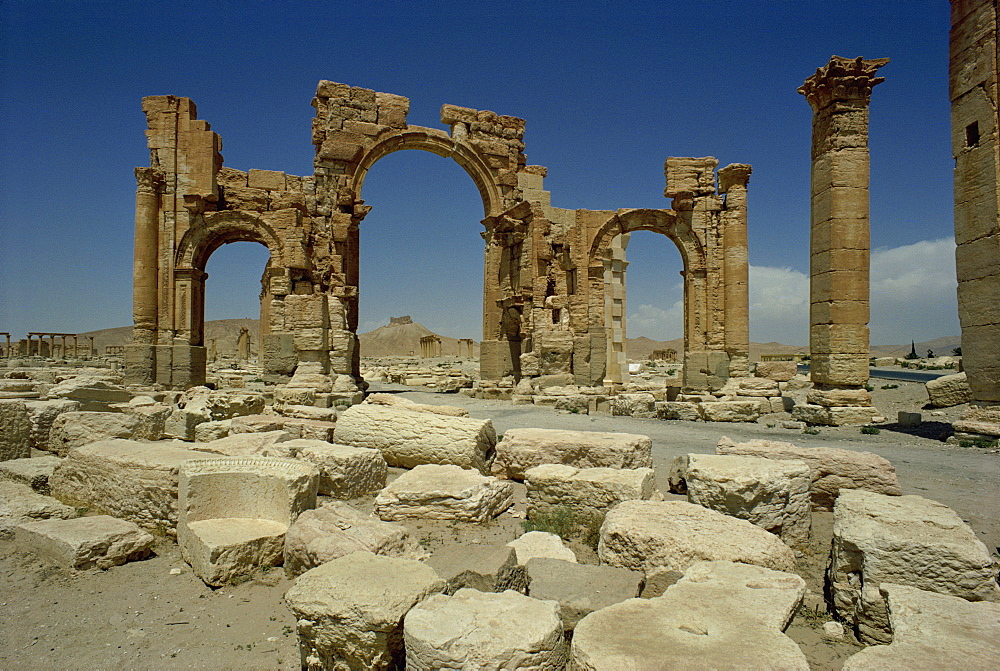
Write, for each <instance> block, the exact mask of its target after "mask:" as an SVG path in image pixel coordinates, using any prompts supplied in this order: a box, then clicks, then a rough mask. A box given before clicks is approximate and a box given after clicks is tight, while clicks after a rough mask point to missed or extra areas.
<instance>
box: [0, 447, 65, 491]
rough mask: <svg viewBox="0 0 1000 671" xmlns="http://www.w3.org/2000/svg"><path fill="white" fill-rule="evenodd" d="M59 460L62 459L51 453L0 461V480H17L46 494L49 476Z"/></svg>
mask: <svg viewBox="0 0 1000 671" xmlns="http://www.w3.org/2000/svg"><path fill="white" fill-rule="evenodd" d="M61 462H62V459H60V458H59V457H54V456H52V455H45V456H44V457H30V458H28V459H10V460H8V461H0V480H9V481H11V482H18V483H20V484H22V485H28V486H29V487H31V488H32V489H33V490H35V491H36V492H38V493H39V494H48V493H49V478H50V477H52V472H53V471H54V470H55V469H56V466H58V465H59V464H60V463H61Z"/></svg>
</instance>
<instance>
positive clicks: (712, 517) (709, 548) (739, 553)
mask: <svg viewBox="0 0 1000 671" xmlns="http://www.w3.org/2000/svg"><path fill="white" fill-rule="evenodd" d="M597 554H598V556H599V557H600V558H601V563H602V564H609V565H611V566H620V567H623V568H628V569H632V570H634V571H647V572H648V571H650V570H652V569H654V568H657V567H665V568H668V569H674V570H678V571H684V570H686V569H687V568H688V567H689V566H691V565H692V564H694V563H695V562H698V561H717V560H723V561H737V562H743V563H746V564H754V565H757V566H763V567H764V568H771V569H775V570H778V571H792V570H794V567H795V555H794V554H793V553H792V550H791V549H790V548H789V547H788V546H787V545H785V544H784V543H783V542H781V540H780V539H779V538H778V537H777V536H775V535H773V534H770V533H768V532H766V531H764V530H763V529H761V528H760V527H756V526H754V525H753V524H751V523H750V522H747V521H745V520H739V519H736V518H735V517H730V516H728V515H724V514H722V513H719V512H716V511H714V510H709V509H708V508H704V507H702V506H699V505H696V504H693V503H686V502H684V501H625V502H624V503H619V504H618V505H617V506H615V507H614V508H612V509H611V510H610V511H609V512H608V514H607V516H606V517H605V518H604V525H603V526H602V527H601V540H600V543H599V544H598V546H597Z"/></svg>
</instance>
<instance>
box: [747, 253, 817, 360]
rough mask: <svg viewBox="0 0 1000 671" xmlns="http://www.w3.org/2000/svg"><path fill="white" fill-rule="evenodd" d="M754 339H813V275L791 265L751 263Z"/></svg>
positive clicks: (795, 341) (795, 342)
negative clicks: (811, 309) (759, 264)
mask: <svg viewBox="0 0 1000 671" xmlns="http://www.w3.org/2000/svg"><path fill="white" fill-rule="evenodd" d="M749 293H750V340H752V341H753V342H780V343H783V344H786V345H805V344H806V343H808V342H809V276H808V275H806V274H805V273H801V272H799V271H797V270H793V269H791V268H772V267H768V266H750V287H749Z"/></svg>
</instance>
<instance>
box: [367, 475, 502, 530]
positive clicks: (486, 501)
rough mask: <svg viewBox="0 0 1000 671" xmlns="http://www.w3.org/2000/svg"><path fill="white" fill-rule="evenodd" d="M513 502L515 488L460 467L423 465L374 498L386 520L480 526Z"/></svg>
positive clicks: (381, 515)
mask: <svg viewBox="0 0 1000 671" xmlns="http://www.w3.org/2000/svg"><path fill="white" fill-rule="evenodd" d="M513 503H514V488H513V487H512V486H511V484H510V483H509V482H504V481H503V480H499V479H497V478H495V477H493V476H490V475H482V474H481V473H479V472H478V471H474V470H471V469H464V468H461V467H459V466H439V465H437V464H424V465H421V466H417V467H415V468H414V469H413V470H411V471H409V472H407V473H404V474H403V475H401V476H399V477H398V478H397V479H396V480H394V481H393V482H392V483H390V484H389V485H388V486H387V487H386V488H385V489H383V490H382V491H381V492H380V493H379V495H378V496H376V497H375V514H376V515H378V516H379V517H380V518H382V519H383V520H386V521H395V520H403V519H436V520H455V521H459V522H475V523H478V524H483V523H485V522H488V521H489V520H491V519H493V518H494V517H496V516H497V515H499V514H500V513H502V512H503V511H505V510H507V509H508V508H510V507H511V505H513Z"/></svg>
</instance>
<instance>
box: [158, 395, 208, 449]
mask: <svg viewBox="0 0 1000 671" xmlns="http://www.w3.org/2000/svg"><path fill="white" fill-rule="evenodd" d="M210 421H212V414H211V412H209V410H208V408H206V407H204V406H201V405H195V404H190V405H189V407H184V408H181V407H173V408H171V410H170V415H169V416H168V417H167V419H166V421H165V422H164V423H163V436H164V437H165V438H175V439H177V440H186V441H193V440H195V437H196V435H197V434H196V433H195V432H196V431H197V430H198V427H199V426H200V425H201V424H204V423H205V422H210Z"/></svg>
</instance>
